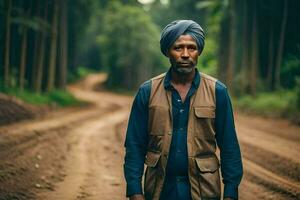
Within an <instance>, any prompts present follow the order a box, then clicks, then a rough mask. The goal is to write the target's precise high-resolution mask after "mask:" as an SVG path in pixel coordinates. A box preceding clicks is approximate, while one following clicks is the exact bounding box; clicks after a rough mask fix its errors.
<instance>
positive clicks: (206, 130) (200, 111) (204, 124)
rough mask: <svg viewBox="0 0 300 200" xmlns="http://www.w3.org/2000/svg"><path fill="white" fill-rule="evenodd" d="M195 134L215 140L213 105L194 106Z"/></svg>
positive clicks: (198, 136)
mask: <svg viewBox="0 0 300 200" xmlns="http://www.w3.org/2000/svg"><path fill="white" fill-rule="evenodd" d="M194 111H195V125H194V130H195V136H196V137H197V138H201V139H206V140H211V141H214V140H215V130H214V120H215V107H208V106H207V107H206V106H205V107H204V106H203V107H195V108H194Z"/></svg>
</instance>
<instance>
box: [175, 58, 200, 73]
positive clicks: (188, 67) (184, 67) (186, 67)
mask: <svg viewBox="0 0 300 200" xmlns="http://www.w3.org/2000/svg"><path fill="white" fill-rule="evenodd" d="M170 62H171V65H172V68H173V70H174V71H175V72H176V73H178V74H181V75H187V74H189V73H191V72H192V71H193V70H194V69H195V67H196V65H197V62H193V61H190V60H187V61H182V62H181V61H179V62H177V61H176V60H174V59H170ZM183 63H184V64H183Z"/></svg>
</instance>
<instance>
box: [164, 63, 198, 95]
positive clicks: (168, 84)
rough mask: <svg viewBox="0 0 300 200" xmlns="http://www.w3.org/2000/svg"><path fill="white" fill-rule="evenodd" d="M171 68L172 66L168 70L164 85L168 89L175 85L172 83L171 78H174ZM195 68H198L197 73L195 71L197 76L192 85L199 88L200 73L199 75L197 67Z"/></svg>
mask: <svg viewBox="0 0 300 200" xmlns="http://www.w3.org/2000/svg"><path fill="white" fill-rule="evenodd" d="M171 69H172V67H170V69H169V70H168V72H167V74H166V76H165V79H164V87H165V89H166V90H170V89H171V88H172V87H173V86H172V84H171V80H172V75H171ZM195 70H196V71H195V72H196V73H195V77H194V79H193V82H192V86H193V87H194V88H196V89H197V88H198V87H199V84H200V75H199V71H198V69H197V68H195Z"/></svg>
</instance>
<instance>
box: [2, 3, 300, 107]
mask: <svg viewBox="0 0 300 200" xmlns="http://www.w3.org/2000/svg"><path fill="white" fill-rule="evenodd" d="M299 9H300V1H297V0H264V1H259V0H239V1H238V0H186V1H181V0H138V1H137V0H73V1H70V0H63V1H59V0H43V1H40V0H1V1H0V10H1V12H0V25H1V32H0V44H1V46H0V53H1V56H0V81H1V82H0V86H1V88H2V89H1V90H2V91H4V90H5V89H4V88H6V89H7V88H18V89H19V90H24V89H25V90H30V91H35V92H38V93H41V92H47V91H52V90H55V89H57V88H58V89H64V88H65V86H66V84H67V83H68V82H69V81H71V80H73V79H74V77H75V78H76V76H77V75H78V74H80V73H79V72H82V70H83V69H85V70H86V69H92V70H96V71H105V72H107V73H108V75H109V76H108V80H107V86H109V87H112V88H125V89H127V90H135V89H136V88H137V87H138V86H139V85H140V84H141V83H142V82H143V81H145V80H147V79H148V78H150V77H151V76H154V75H156V74H159V73H160V72H163V71H166V69H167V68H168V67H169V64H168V59H167V58H165V57H164V56H163V55H162V54H161V53H160V49H159V37H160V35H159V34H160V31H161V29H162V28H163V27H164V26H165V25H166V24H168V23H169V22H171V21H173V20H176V19H193V20H195V21H196V22H198V23H200V24H201V25H202V26H203V28H204V30H205V31H206V46H205V49H204V52H203V54H202V55H201V56H200V58H199V65H198V67H199V69H200V71H203V72H206V73H208V74H211V75H213V76H216V77H217V78H219V79H220V80H221V81H223V82H224V83H225V84H226V85H227V86H228V88H229V90H230V92H231V93H232V94H233V95H234V96H236V97H237V104H238V105H241V106H242V107H245V108H250V107H251V106H253V105H254V106H255V107H256V108H260V107H267V106H269V107H270V110H272V109H279V108H282V109H283V110H285V112H294V110H300V108H299V102H300V96H299V88H300V85H299V82H300V81H299V79H300V78H299V77H300V58H299V55H300V37H299V32H300V31H299V29H300V28H299V27H300V21H299V18H300V14H299V12H298V10H299ZM83 67H84V68H83ZM266 99H268V100H266ZM297 102H298V103H297ZM291 105H293V106H294V107H292V106H291ZM258 110H259V109H258Z"/></svg>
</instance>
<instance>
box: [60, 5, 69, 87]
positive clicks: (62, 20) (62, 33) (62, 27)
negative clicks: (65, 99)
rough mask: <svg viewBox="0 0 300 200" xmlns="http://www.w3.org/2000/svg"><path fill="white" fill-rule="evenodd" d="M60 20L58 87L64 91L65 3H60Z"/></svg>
mask: <svg viewBox="0 0 300 200" xmlns="http://www.w3.org/2000/svg"><path fill="white" fill-rule="evenodd" d="M60 3H61V4H60V5H61V18H60V42H59V45H60V49H59V50H60V51H59V54H60V62H59V64H60V65H59V69H60V73H59V74H60V76H59V81H58V82H59V87H60V88H61V89H65V87H66V84H67V69H68V68H67V67H68V18H67V16H68V7H67V2H66V1H61V2H60Z"/></svg>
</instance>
